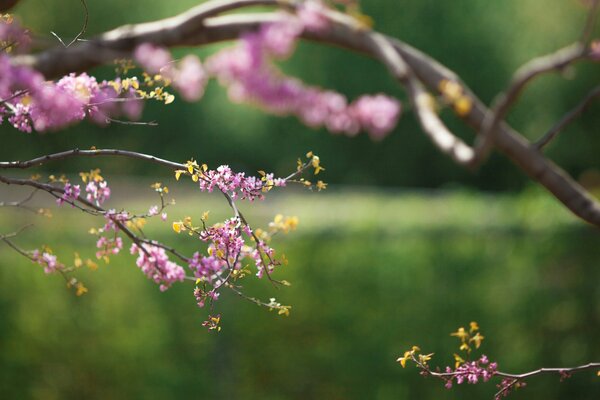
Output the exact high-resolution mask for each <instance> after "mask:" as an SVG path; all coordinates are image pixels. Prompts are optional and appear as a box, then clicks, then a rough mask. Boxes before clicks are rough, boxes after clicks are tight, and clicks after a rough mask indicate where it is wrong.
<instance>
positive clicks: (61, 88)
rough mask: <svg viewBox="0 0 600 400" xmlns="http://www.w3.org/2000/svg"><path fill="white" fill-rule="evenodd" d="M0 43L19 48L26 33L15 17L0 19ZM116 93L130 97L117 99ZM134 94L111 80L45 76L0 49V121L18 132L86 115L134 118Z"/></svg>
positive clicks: (137, 107) (136, 110)
mask: <svg viewBox="0 0 600 400" xmlns="http://www.w3.org/2000/svg"><path fill="white" fill-rule="evenodd" d="M0 42H2V43H17V44H19V49H23V48H24V46H25V45H26V44H27V43H28V42H29V38H28V36H27V33H26V32H25V31H23V30H22V29H21V28H20V27H19V26H18V25H17V24H16V22H14V21H13V22H12V23H7V22H6V21H3V20H0ZM117 83H118V80H117ZM117 89H118V88H117ZM119 97H121V98H126V99H127V98H130V99H132V100H131V101H119V102H117V101H116V99H117V98H119ZM136 97H137V96H136V95H135V90H134V89H133V88H132V87H128V88H127V89H123V88H120V89H119V92H118V91H117V90H116V89H115V85H114V84H112V85H111V84H109V82H102V83H98V82H97V81H96V79H95V78H94V77H90V76H89V75H87V74H85V73H83V74H80V75H76V74H70V75H67V76H65V77H63V78H62V79H60V80H59V81H58V82H50V81H46V80H45V79H44V77H43V76H42V74H40V73H39V72H37V71H35V70H33V69H31V68H29V67H25V66H18V65H13V64H12V63H11V58H10V56H9V54H8V53H1V52H0V101H2V103H3V107H2V108H0V123H2V121H3V120H4V117H7V118H8V122H9V123H10V124H11V125H13V126H14V127H15V128H16V129H18V130H20V131H22V132H28V133H29V132H31V131H32V130H33V129H35V130H37V131H39V132H44V131H52V130H58V129H62V128H64V127H66V126H68V125H71V124H73V123H75V122H79V121H81V120H83V119H84V118H86V117H89V118H90V119H91V120H92V121H94V122H97V123H101V124H106V123H107V122H108V121H109V120H110V119H111V118H114V117H118V116H119V115H121V114H124V115H125V116H127V117H128V118H131V119H136V118H137V117H139V114H140V112H141V102H139V100H136V99H135V98H136Z"/></svg>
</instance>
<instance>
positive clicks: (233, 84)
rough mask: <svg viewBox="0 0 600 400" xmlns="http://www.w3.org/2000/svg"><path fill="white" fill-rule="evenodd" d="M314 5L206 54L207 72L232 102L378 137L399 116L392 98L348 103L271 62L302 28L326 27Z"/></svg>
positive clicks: (284, 53) (285, 53)
mask: <svg viewBox="0 0 600 400" xmlns="http://www.w3.org/2000/svg"><path fill="white" fill-rule="evenodd" d="M319 7H322V5H319V2H313V1H311V2H308V3H306V4H305V5H304V6H303V8H301V11H300V12H299V13H298V16H292V15H286V16H285V17H282V20H281V21H279V22H274V23H269V24H264V25H263V26H262V27H261V28H260V29H259V31H258V32H252V33H247V34H245V35H243V36H242V38H241V42H240V43H239V45H237V46H235V47H233V48H230V49H225V50H222V51H220V52H219V53H217V54H215V55H213V56H211V57H210V58H209V59H208V60H207V63H206V64H207V70H208V72H209V74H211V75H212V76H215V77H216V78H218V80H219V82H220V83H221V84H222V85H225V86H227V87H228V92H229V96H230V98H231V99H232V100H233V101H237V102H252V103H255V104H257V105H259V106H260V107H261V108H263V109H264V110H266V111H268V112H271V113H273V114H276V115H295V116H297V117H298V118H299V119H300V120H301V121H302V122H303V123H305V124H306V125H308V126H311V127H320V126H325V127H326V128H327V129H328V130H330V131H331V132H333V133H342V132H344V133H346V134H348V135H356V134H357V133H358V132H359V131H360V130H364V131H367V132H368V133H369V134H370V135H371V137H372V138H374V139H381V138H383V137H385V136H386V135H387V134H388V133H389V132H391V131H392V130H393V129H394V127H395V126H396V123H397V122H398V119H399V118H400V113H401V106H400V103H399V102H398V101H397V100H395V99H393V98H390V97H388V96H385V95H382V94H380V95H376V96H363V97H361V98H359V99H357V100H356V101H355V102H353V103H352V104H348V100H347V99H346V97H345V96H343V95H342V94H340V93H336V92H334V91H329V90H322V89H320V88H318V87H314V86H307V85H305V84H304V83H302V82H301V81H300V80H298V79H294V78H291V77H287V76H285V75H283V74H282V73H281V72H280V71H279V70H278V69H277V68H276V67H275V66H274V65H273V62H272V60H277V59H283V58H285V57H287V56H289V54H290V53H291V52H292V51H293V49H294V45H295V42H296V39H297V38H298V36H299V35H300V34H301V33H302V31H303V30H304V29H307V30H320V29H327V26H328V25H327V20H326V18H325V16H324V14H323V13H322V12H320V11H319V10H320V8H319Z"/></svg>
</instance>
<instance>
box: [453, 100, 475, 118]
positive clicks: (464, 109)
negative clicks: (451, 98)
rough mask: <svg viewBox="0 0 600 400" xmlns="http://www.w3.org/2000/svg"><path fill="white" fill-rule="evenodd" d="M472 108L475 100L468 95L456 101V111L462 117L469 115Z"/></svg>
mask: <svg viewBox="0 0 600 400" xmlns="http://www.w3.org/2000/svg"><path fill="white" fill-rule="evenodd" d="M472 108H473V102H472V101H471V99H470V98H469V97H467V96H461V97H460V98H459V99H458V100H457V101H456V102H455V103H454V111H456V113H457V114H458V115H459V116H461V117H464V116H466V115H468V114H469V113H470V112H471V109H472Z"/></svg>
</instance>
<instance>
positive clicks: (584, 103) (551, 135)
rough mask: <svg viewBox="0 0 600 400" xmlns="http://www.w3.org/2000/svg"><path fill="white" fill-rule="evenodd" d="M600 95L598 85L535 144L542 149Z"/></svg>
mask: <svg viewBox="0 0 600 400" xmlns="http://www.w3.org/2000/svg"><path fill="white" fill-rule="evenodd" d="M598 96H600V86H596V87H595V88H594V89H593V90H592V91H591V92H589V93H588V94H587V96H585V98H584V99H583V100H582V101H581V102H580V103H579V104H577V106H576V107H575V108H573V109H572V110H571V111H569V112H568V113H566V114H565V115H564V117H562V118H561V120H560V121H558V122H557V123H556V125H554V126H553V127H552V128H550V130H548V132H546V134H544V136H542V137H541V138H540V140H538V141H537V142H535V144H534V145H533V146H534V147H535V148H537V149H538V150H542V149H543V148H544V147H545V146H546V145H547V144H548V143H550V142H551V141H552V140H553V139H554V138H555V137H556V136H557V135H558V134H559V133H560V132H561V131H562V130H563V129H565V127H566V126H567V125H569V124H570V123H571V122H573V120H575V119H576V118H577V117H578V116H579V115H580V114H581V113H582V112H583V111H584V110H585V109H586V108H587V106H589V105H590V104H591V102H592V100H594V99H595V98H596V97H598Z"/></svg>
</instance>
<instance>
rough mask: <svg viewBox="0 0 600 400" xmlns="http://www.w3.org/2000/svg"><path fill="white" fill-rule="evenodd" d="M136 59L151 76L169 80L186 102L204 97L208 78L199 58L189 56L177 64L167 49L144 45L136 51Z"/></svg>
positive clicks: (148, 44)
mask: <svg viewBox="0 0 600 400" xmlns="http://www.w3.org/2000/svg"><path fill="white" fill-rule="evenodd" d="M134 58H135V60H136V61H137V62H138V63H139V65H140V66H141V67H142V68H143V69H144V70H145V71H146V72H148V73H149V74H161V75H162V76H163V77H164V78H167V79H169V80H170V81H171V84H172V85H173V87H174V88H175V89H177V91H178V92H179V93H180V94H181V96H182V97H183V98H184V99H185V100H187V101H196V100H199V99H200V98H201V97H202V95H204V88H205V86H206V83H207V79H208V77H207V75H206V72H205V71H204V67H203V66H202V63H201V62H200V59H199V58H198V57H196V56H194V55H187V56H185V57H184V58H183V59H182V60H181V61H179V62H178V63H175V62H174V61H173V59H172V58H171V53H169V51H168V50H167V49H165V48H163V47H159V46H155V45H153V44H151V43H144V44H141V45H139V46H138V47H137V48H136V49H135V51H134Z"/></svg>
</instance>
